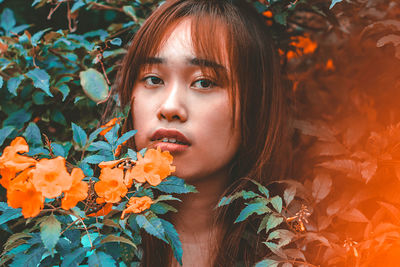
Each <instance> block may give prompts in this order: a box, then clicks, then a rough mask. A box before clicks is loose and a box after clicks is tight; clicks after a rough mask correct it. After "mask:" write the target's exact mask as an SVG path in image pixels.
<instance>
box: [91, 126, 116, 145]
mask: <svg viewBox="0 0 400 267" xmlns="http://www.w3.org/2000/svg"><path fill="white" fill-rule="evenodd" d="M101 131H103V129H102V128H99V129H96V130H94V131H93V132H92V133H90V135H89V140H88V142H89V143H91V142H93V141H94V140H95V139H96V138H97V136H98V135H99V133H100V132H101ZM110 151H111V149H110Z"/></svg>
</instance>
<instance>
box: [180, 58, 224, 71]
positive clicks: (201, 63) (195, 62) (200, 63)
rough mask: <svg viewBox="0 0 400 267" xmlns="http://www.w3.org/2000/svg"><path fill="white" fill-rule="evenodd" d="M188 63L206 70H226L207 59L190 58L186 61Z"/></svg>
mask: <svg viewBox="0 0 400 267" xmlns="http://www.w3.org/2000/svg"><path fill="white" fill-rule="evenodd" d="M188 63H189V64H190V65H195V66H200V67H207V68H213V69H224V70H226V68H225V67H224V66H223V65H221V64H218V63H217V62H215V61H211V60H208V59H202V58H190V59H188Z"/></svg>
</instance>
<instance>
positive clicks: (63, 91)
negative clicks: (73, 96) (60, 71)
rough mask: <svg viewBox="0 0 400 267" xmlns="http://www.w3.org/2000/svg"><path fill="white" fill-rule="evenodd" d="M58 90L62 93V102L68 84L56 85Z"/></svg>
mask: <svg viewBox="0 0 400 267" xmlns="http://www.w3.org/2000/svg"><path fill="white" fill-rule="evenodd" d="M57 89H58V91H60V92H61V94H62V95H63V98H62V101H63V102H64V100H65V98H67V96H68V94H69V92H70V89H69V87H68V85H66V84H65V83H63V84H61V85H60V86H58V87H57Z"/></svg>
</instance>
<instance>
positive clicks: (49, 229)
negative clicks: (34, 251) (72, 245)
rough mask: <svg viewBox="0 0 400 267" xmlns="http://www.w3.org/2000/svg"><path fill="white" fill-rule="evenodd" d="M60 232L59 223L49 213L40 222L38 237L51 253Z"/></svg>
mask: <svg viewBox="0 0 400 267" xmlns="http://www.w3.org/2000/svg"><path fill="white" fill-rule="evenodd" d="M60 233H61V223H60V222H59V221H58V220H57V219H56V218H55V217H54V215H50V216H49V217H48V218H47V219H46V220H45V221H43V222H42V223H41V224H40V237H41V238H42V241H43V244H44V246H45V247H46V248H47V249H48V250H49V251H50V252H51V253H53V251H52V250H53V248H54V247H55V246H56V244H57V242H58V239H59V238H60Z"/></svg>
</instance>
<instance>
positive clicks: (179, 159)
mask: <svg viewBox="0 0 400 267" xmlns="http://www.w3.org/2000/svg"><path fill="white" fill-rule="evenodd" d="M201 60H203V59H199V58H197V56H196V55H195V53H194V50H193V46H192V41H191V25H190V20H189V19H184V20H182V21H181V22H179V23H178V24H177V25H176V26H174V28H173V29H172V30H171V33H170V34H169V35H168V36H167V37H166V40H165V42H163V43H162V45H161V47H160V49H159V51H158V53H157V55H156V56H155V57H154V58H152V59H149V64H147V65H146V66H145V67H142V69H141V71H140V74H139V77H138V79H137V82H136V83H135V85H134V88H133V101H132V116H133V124H134V128H135V129H136V130H138V132H137V134H136V136H135V142H136V146H137V149H142V148H144V147H147V146H149V145H150V144H151V143H152V142H151V136H152V134H153V133H154V132H155V131H156V130H158V129H160V128H164V129H174V130H178V131H180V132H181V133H183V134H184V135H185V136H186V137H187V138H188V140H189V141H190V143H191V145H190V146H189V147H188V148H187V149H186V150H184V151H183V152H176V153H172V155H173V156H174V161H173V164H174V165H175V166H176V172H175V173H174V175H176V176H178V177H181V178H183V179H185V180H186V182H188V183H190V184H193V185H195V186H196V188H197V190H198V191H199V193H197V194H189V195H187V196H185V199H183V203H182V204H181V206H179V207H178V210H179V212H178V213H177V215H176V216H175V217H174V218H173V221H174V225H175V226H176V228H177V230H178V232H179V234H180V238H181V241H182V244H183V265H184V266H199V267H201V266H210V264H211V262H210V260H211V259H212V258H213V256H212V251H214V248H213V246H212V244H216V243H217V239H218V232H219V231H218V230H217V229H215V227H213V225H212V221H213V216H214V211H213V209H214V207H215V205H216V203H217V201H218V199H219V197H220V195H221V193H222V192H223V191H224V189H225V188H226V185H227V181H228V168H229V163H230V162H231V161H232V159H233V157H234V155H235V154H236V152H237V150H238V147H239V143H240V126H239V123H238V118H235V120H236V124H235V125H236V127H235V128H232V124H231V123H232V116H233V115H232V108H231V102H230V98H229V90H231V89H229V88H226V87H224V85H222V84H221V82H220V81H218V78H217V77H208V76H206V75H205V74H204V73H203V72H202V71H201V68H200V66H199V64H198V62H201ZM214 63H215V62H214ZM224 65H225V66H224V67H225V68H226V64H224ZM227 71H228V72H229V70H227ZM236 114H237V115H238V114H239V112H236ZM236 117H238V116H236ZM175 265H176V266H178V264H177V262H176V261H174V260H173V264H172V266H175Z"/></svg>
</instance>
